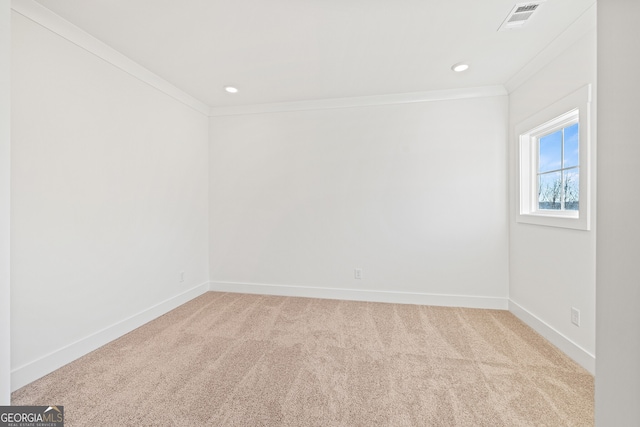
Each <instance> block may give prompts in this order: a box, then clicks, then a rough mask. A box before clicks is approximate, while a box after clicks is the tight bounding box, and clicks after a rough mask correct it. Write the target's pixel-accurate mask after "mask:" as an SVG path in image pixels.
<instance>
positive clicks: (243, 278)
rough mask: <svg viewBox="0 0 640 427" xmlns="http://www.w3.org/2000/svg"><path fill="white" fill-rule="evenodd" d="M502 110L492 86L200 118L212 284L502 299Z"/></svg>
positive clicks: (387, 296)
mask: <svg viewBox="0 0 640 427" xmlns="http://www.w3.org/2000/svg"><path fill="white" fill-rule="evenodd" d="M506 120H507V97H506V96H494V97H483V98H473V99H458V100H447V101H433V102H416V103H408V104H397V105H377V106H361V107H352V108H336V109H315V110H307V111H288V112H275V113H261V114H246V115H233V116H224V117H212V119H211V127H210V139H211V150H210V155H211V158H210V168H211V169H210V176H211V184H210V236H211V237H210V239H211V241H210V268H211V280H212V281H213V282H214V283H213V289H225V290H236V291H243V292H254V291H255V292H266V293H281V294H288V295H307V296H321V297H328V298H330V297H335V298H355V299H373V300H381V301H402V302H414V303H427V304H428V303H431V304H444V305H450V304H451V305H468V306H483V307H488V306H490V307H502V308H506V301H507V300H506V298H507V286H508V285H507V276H508V272H507V259H508V247H507V243H508V242H507V239H508V237H507V235H508V230H507V219H506V214H507V183H506V164H507V159H506V140H505V138H506V135H505V130H506V128H507V123H506ZM354 268H362V270H363V278H362V279H361V280H356V279H354ZM267 285H270V286H267ZM327 288H331V289H327Z"/></svg>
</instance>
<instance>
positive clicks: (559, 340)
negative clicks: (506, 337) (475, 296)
mask: <svg viewBox="0 0 640 427" xmlns="http://www.w3.org/2000/svg"><path fill="white" fill-rule="evenodd" d="M509 311H510V312H511V313H513V314H514V315H515V316H516V317H517V318H519V319H520V320H522V321H523V322H524V323H526V324H527V325H529V326H530V327H531V328H533V330H534V331H536V332H537V333H539V334H540V335H542V336H543V337H544V338H546V339H547V340H548V341H549V342H550V343H551V344H553V345H555V346H556V347H558V348H559V349H560V350H561V351H562V352H564V353H565V354H566V355H567V356H569V357H570V358H572V359H573V360H574V361H575V362H576V363H578V364H579V365H580V366H582V367H583V368H585V369H586V370H587V371H589V372H590V373H591V374H592V375H595V373H596V357H595V356H594V355H593V354H591V353H589V352H588V351H587V350H585V349H584V348H582V347H580V346H579V345H578V344H576V343H574V342H573V341H571V340H570V339H569V338H567V337H566V336H564V335H563V334H561V333H560V332H558V331H557V330H556V329H554V328H553V327H552V326H550V325H549V324H547V323H546V322H544V321H543V320H542V319H540V318H539V317H537V316H536V315H535V314H533V313H531V312H529V311H528V310H527V309H525V308H524V307H522V306H521V305H519V304H518V303H516V302H514V301H513V300H509Z"/></svg>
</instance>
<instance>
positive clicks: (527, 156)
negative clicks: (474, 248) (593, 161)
mask: <svg viewBox="0 0 640 427" xmlns="http://www.w3.org/2000/svg"><path fill="white" fill-rule="evenodd" d="M574 123H579V129H578V144H579V155H578V156H579V159H578V161H579V178H578V185H579V208H578V210H577V211H576V210H548V209H539V208H538V191H537V189H538V157H539V145H538V144H539V138H540V137H542V136H544V135H548V134H550V133H552V132H555V131H557V130H560V129H562V128H565V127H567V126H570V125H572V124H574ZM591 126H592V123H591V85H586V86H584V87H582V88H580V89H579V90H577V91H575V92H574V93H572V94H570V95H568V96H566V97H565V98H562V99H561V100H559V101H557V102H556V103H554V104H553V105H550V106H549V107H547V108H545V109H544V110H542V111H540V112H538V113H536V114H535V115H533V116H532V117H529V118H528V119H526V120H524V121H523V122H521V123H519V124H518V125H516V129H515V130H516V140H517V141H518V144H519V147H518V148H519V150H518V155H519V162H518V175H517V176H518V191H517V193H518V209H517V211H516V222H519V223H525V224H536V225H546V226H551V227H563V228H572V229H577V230H589V229H590V220H589V217H590V211H591V209H590V201H589V198H590V197H589V196H590V193H591V182H590V176H591V174H590V167H589V166H590V165H589V163H590V153H591Z"/></svg>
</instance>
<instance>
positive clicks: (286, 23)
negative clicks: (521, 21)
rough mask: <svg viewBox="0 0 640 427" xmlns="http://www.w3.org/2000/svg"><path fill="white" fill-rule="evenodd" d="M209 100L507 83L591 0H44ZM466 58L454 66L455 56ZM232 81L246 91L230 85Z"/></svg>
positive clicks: (273, 99)
mask: <svg viewBox="0 0 640 427" xmlns="http://www.w3.org/2000/svg"><path fill="white" fill-rule="evenodd" d="M38 3H40V4H42V5H43V6H45V7H47V8H48V9H50V10H52V11H53V12H55V13H56V14H58V15H60V16H61V17H63V18H64V19H66V20H68V21H70V22H71V23H73V24H75V25H76V26H78V27H79V28H81V29H83V30H84V31H86V32H87V33H89V34H91V35H93V36H94V37H96V38H97V39H99V40H101V41H102V42H104V43H106V44H107V45H109V46H111V47H112V48H114V49H116V50H118V51H119V52H121V53H122V54H124V55H126V56H128V57H129V58H131V59H132V60H134V61H135V62H137V63H139V64H140V65H142V66H144V67H146V68H147V69H149V70H150V71H152V72H154V73H156V74H157V75H159V76H160V77H162V78H164V79H165V80H167V81H169V82H170V83H172V84H173V85H175V86H176V87H178V88H180V89H182V90H183V91H185V92H186V93H188V94H190V95H191V96H193V97H195V98H197V99H199V100H201V101H203V102H204V103H206V104H208V105H209V106H211V107H222V106H236V105H252V104H268V103H281V102H292V101H304V100H316V99H328V98H346V97H361V96H372V95H386V94H398V93H411V92H425V91H432V90H445V89H455V88H470V87H479V86H492V85H503V84H505V82H507V81H508V80H509V78H510V77H512V76H513V75H514V74H516V73H517V72H518V71H519V70H520V69H522V68H523V67H524V66H525V65H526V64H527V63H528V62H529V61H530V60H531V59H532V58H533V57H535V56H536V55H537V54H538V53H539V52H541V51H542V50H543V49H544V48H545V47H546V46H548V45H549V44H550V43H551V42H552V41H553V40H554V39H556V38H557V37H558V36H559V35H560V34H561V33H562V32H563V31H564V30H565V29H566V28H567V27H568V26H569V25H570V24H571V23H573V22H574V21H576V20H577V19H578V18H579V17H580V16H581V15H582V14H583V13H584V12H585V11H586V10H587V9H589V7H590V6H591V5H592V4H594V3H595V0H547V1H546V2H545V3H543V4H542V6H541V7H540V9H539V10H538V11H537V12H536V14H535V15H534V16H533V17H532V18H531V20H530V22H528V23H527V24H526V26H525V27H524V28H523V29H520V30H511V31H502V32H498V31H497V29H498V27H499V26H500V24H501V23H502V21H503V20H504V18H505V17H506V16H507V14H508V13H509V12H510V11H511V9H512V8H513V6H514V5H515V4H516V3H522V1H518V0H269V1H267V0H180V1H177V0H174V1H168V0H38ZM462 61H464V62H468V63H469V64H470V65H471V68H470V69H469V70H468V71H466V72H463V73H454V72H452V71H451V66H452V65H453V64H454V63H457V62H462ZM225 85H234V86H237V87H238V89H239V90H240V92H239V93H237V94H234V95H231V94H228V93H226V92H225V91H224V89H223V87H224V86H225Z"/></svg>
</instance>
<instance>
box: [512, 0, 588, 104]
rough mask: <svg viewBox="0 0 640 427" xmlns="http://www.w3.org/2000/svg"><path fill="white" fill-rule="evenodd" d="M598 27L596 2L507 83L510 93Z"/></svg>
mask: <svg viewBox="0 0 640 427" xmlns="http://www.w3.org/2000/svg"><path fill="white" fill-rule="evenodd" d="M596 27H597V13H596V4H595V2H594V3H593V5H591V7H589V8H588V9H587V10H586V11H585V12H584V13H583V14H582V15H580V16H579V17H578V19H576V20H575V21H574V22H573V23H572V24H571V25H570V26H569V27H567V29H566V30H564V31H563V32H562V33H561V34H560V35H559V36H558V37H556V38H555V39H554V40H553V41H552V42H551V43H550V44H548V45H547V46H546V47H545V48H544V49H542V50H541V51H540V52H539V53H538V54H537V55H536V56H534V57H533V59H531V61H529V62H528V63H527V64H526V65H525V66H524V67H522V68H521V69H520V70H519V71H518V72H516V73H515V74H514V75H513V76H511V78H509V80H507V82H506V83H505V85H504V86H505V88H506V89H507V91H509V93H511V92H513V91H515V90H516V89H518V88H519V87H520V86H521V85H522V84H523V83H525V82H526V81H527V80H529V79H530V78H531V77H532V76H533V75H535V74H536V73H537V72H538V71H540V70H541V69H542V68H544V67H545V66H546V65H547V64H549V63H550V62H551V61H553V60H554V59H555V58H557V57H558V56H560V55H561V54H562V52H564V51H566V50H567V49H569V48H570V47H571V46H573V45H574V44H575V43H577V42H578V41H579V40H580V39H581V38H582V37H584V36H585V35H586V34H587V33H589V32H590V31H593V30H595V29H596Z"/></svg>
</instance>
